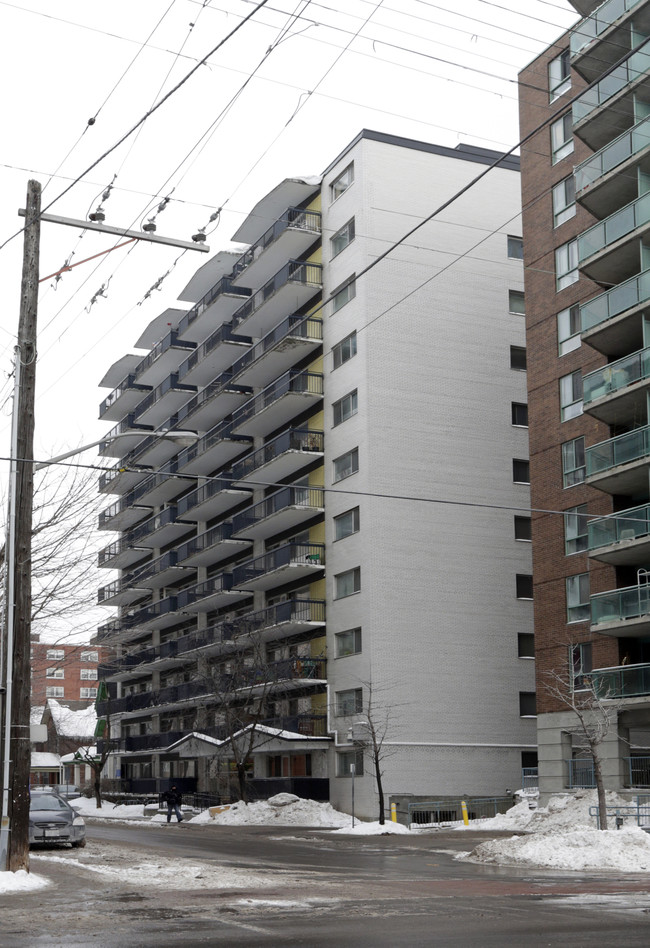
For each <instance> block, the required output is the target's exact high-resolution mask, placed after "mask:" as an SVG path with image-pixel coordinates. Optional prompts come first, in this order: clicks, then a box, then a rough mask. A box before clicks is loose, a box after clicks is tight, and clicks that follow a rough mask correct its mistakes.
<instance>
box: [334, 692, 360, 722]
mask: <svg viewBox="0 0 650 948" xmlns="http://www.w3.org/2000/svg"><path fill="white" fill-rule="evenodd" d="M362 711H363V689H362V688H348V690H347V691H337V692H336V713H337V715H338V717H340V718H345V717H349V716H350V715H351V714H361V712H362Z"/></svg>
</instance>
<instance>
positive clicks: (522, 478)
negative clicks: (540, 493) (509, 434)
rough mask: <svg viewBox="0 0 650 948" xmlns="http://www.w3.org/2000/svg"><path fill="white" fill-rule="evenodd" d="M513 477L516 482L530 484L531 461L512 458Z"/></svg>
mask: <svg viewBox="0 0 650 948" xmlns="http://www.w3.org/2000/svg"><path fill="white" fill-rule="evenodd" d="M512 479H513V481H514V482H515V484H530V461H525V460H524V459H523V458H513V459H512Z"/></svg>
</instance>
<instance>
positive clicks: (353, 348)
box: [332, 331, 357, 369]
mask: <svg viewBox="0 0 650 948" xmlns="http://www.w3.org/2000/svg"><path fill="white" fill-rule="evenodd" d="M356 354H357V334H356V331H355V332H351V333H350V335H349V336H346V337H345V339H341V341H340V342H337V343H336V345H335V346H334V348H333V349H332V368H333V369H339V368H340V367H341V366H342V365H343V363H344V362H348V361H349V360H350V359H351V358H352V357H353V356H355V355H356Z"/></svg>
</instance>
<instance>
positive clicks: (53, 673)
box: [45, 668, 65, 678]
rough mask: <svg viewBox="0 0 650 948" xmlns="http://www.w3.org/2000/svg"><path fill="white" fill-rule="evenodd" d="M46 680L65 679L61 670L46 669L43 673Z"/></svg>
mask: <svg viewBox="0 0 650 948" xmlns="http://www.w3.org/2000/svg"><path fill="white" fill-rule="evenodd" d="M45 677H46V678H65V673H64V671H63V669H62V668H48V669H47V671H46V672H45Z"/></svg>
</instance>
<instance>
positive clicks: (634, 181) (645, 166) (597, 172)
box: [573, 116, 650, 219]
mask: <svg viewBox="0 0 650 948" xmlns="http://www.w3.org/2000/svg"><path fill="white" fill-rule="evenodd" d="M639 171H641V172H644V173H650V116H648V117H646V118H644V119H642V120H641V121H640V122H637V124H636V125H634V126H633V127H632V128H630V129H628V130H627V131H626V132H623V134H622V135H619V137H618V138H615V139H614V141H612V142H610V143H609V144H608V145H605V147H604V148H601V149H600V151H598V152H596V154H595V155H591V157H589V158H587V159H586V160H585V161H583V162H582V163H581V164H579V165H577V166H576V167H575V168H574V169H573V172H574V176H575V183H576V200H577V201H578V202H579V203H580V204H582V205H583V206H584V207H586V208H587V210H589V211H591V213H592V214H594V215H595V216H596V217H598V218H601V219H602V218H604V217H607V216H608V215H609V214H613V213H614V211H616V210H617V209H618V208H620V207H624V206H625V205H626V204H630V203H631V202H632V201H633V200H634V199H635V198H636V197H638V194H639V184H638V172H639Z"/></svg>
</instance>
